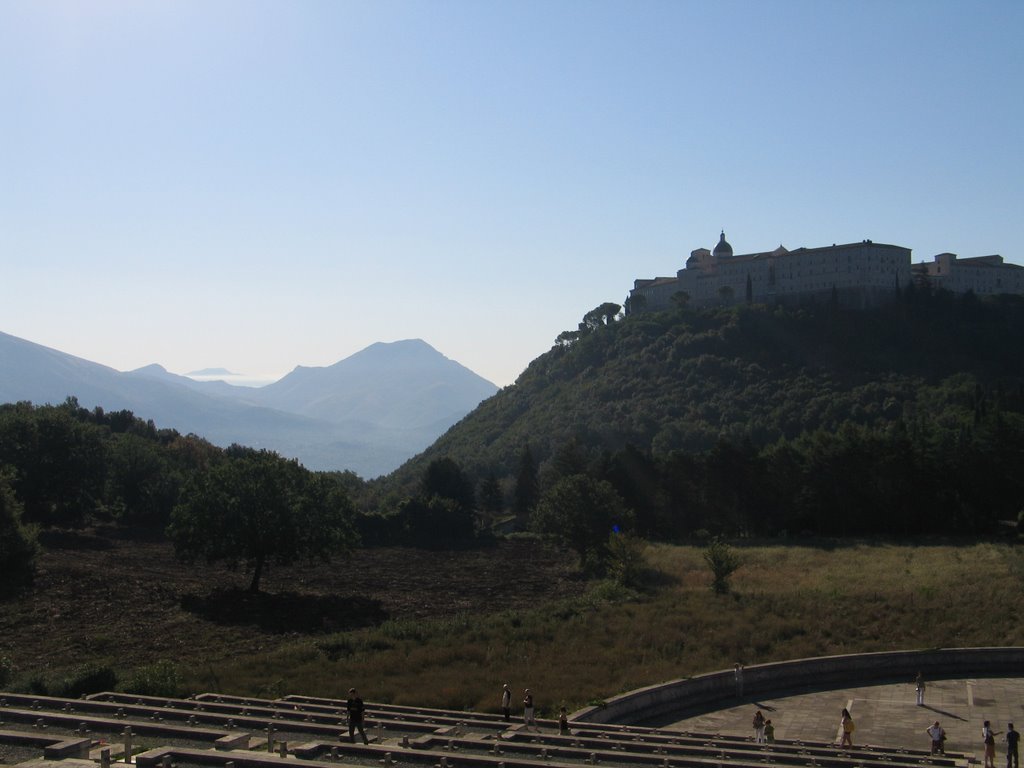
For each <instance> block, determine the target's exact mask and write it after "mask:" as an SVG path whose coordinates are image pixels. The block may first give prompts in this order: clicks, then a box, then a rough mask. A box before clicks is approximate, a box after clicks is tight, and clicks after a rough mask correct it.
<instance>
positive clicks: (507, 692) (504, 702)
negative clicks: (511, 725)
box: [501, 683, 512, 723]
mask: <svg viewBox="0 0 1024 768" xmlns="http://www.w3.org/2000/svg"><path fill="white" fill-rule="evenodd" d="M501 714H503V715H504V716H505V722H506V723H507V722H508V721H509V719H510V718H511V716H512V687H511V686H510V685H509V684H508V683H505V687H504V688H502V689H501Z"/></svg>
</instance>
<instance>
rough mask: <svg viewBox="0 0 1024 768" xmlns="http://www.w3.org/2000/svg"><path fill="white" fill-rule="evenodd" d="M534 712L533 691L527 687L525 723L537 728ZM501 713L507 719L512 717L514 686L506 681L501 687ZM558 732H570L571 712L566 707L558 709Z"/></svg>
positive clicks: (524, 707)
mask: <svg viewBox="0 0 1024 768" xmlns="http://www.w3.org/2000/svg"><path fill="white" fill-rule="evenodd" d="M534 712H535V709H534V706H533V693H531V692H530V689H529V688H527V689H526V690H525V691H523V725H525V726H526V727H527V728H529V727H530V726H533V727H534V728H537V719H536V717H535V716H534ZM501 714H502V715H504V716H505V720H506V721H508V720H511V719H512V686H511V685H509V684H508V683H505V685H504V686H502V689H501ZM558 732H559V733H560V734H561V735H563V736H568V735H569V734H570V731H569V713H568V712H566V711H565V707H560V708H559V710H558Z"/></svg>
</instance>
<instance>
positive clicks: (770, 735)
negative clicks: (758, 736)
mask: <svg viewBox="0 0 1024 768" xmlns="http://www.w3.org/2000/svg"><path fill="white" fill-rule="evenodd" d="M764 739H765V741H766V742H768V743H769V744H774V743H775V726H774V725H772V721H771V718H769V719H767V720H765V721H764Z"/></svg>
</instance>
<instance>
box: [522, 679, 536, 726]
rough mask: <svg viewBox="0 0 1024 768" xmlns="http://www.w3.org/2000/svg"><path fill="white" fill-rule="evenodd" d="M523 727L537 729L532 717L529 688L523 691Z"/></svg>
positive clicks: (531, 700) (531, 697) (531, 698)
mask: <svg viewBox="0 0 1024 768" xmlns="http://www.w3.org/2000/svg"><path fill="white" fill-rule="evenodd" d="M523 725H525V726H526V727H527V728H529V727H530V726H531V725H532V726H533V727H534V728H536V727H537V721H536V720H535V719H534V717H533V694H532V693H530V689H529V688H527V689H526V690H525V691H523Z"/></svg>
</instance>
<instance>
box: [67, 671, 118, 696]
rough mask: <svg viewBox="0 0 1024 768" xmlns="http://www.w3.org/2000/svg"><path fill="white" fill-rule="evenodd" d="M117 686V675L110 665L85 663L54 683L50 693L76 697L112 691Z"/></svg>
mask: <svg viewBox="0 0 1024 768" xmlns="http://www.w3.org/2000/svg"><path fill="white" fill-rule="evenodd" d="M116 687H117V675H116V674H115V673H114V670H112V669H111V668H110V667H104V666H98V665H95V664H87V665H85V666H81V667H78V668H77V669H75V670H73V671H72V672H71V674H70V675H69V676H68V677H65V678H64V679H63V680H60V681H58V682H57V683H55V684H54V685H53V686H52V688H51V695H53V696H62V697H64V698H66V699H76V698H78V697H79V696H83V695H85V694H88V693H99V692H100V691H112V690H114V689H115V688H116Z"/></svg>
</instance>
